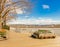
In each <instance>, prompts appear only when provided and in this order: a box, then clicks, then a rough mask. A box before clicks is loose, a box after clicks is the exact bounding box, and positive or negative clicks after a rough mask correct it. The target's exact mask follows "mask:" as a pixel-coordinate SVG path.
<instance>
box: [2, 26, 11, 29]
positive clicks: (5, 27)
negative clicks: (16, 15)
mask: <svg viewBox="0 0 60 47" xmlns="http://www.w3.org/2000/svg"><path fill="white" fill-rule="evenodd" d="M2 29H7V30H10V27H9V26H8V25H3V27H2Z"/></svg>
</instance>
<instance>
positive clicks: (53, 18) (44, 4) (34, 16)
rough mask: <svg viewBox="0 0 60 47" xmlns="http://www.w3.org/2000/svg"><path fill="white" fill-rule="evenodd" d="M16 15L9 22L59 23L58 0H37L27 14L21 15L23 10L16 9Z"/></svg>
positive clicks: (59, 5)
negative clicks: (15, 17) (14, 18)
mask: <svg viewBox="0 0 60 47" xmlns="http://www.w3.org/2000/svg"><path fill="white" fill-rule="evenodd" d="M32 2H33V1H32ZM17 16H18V18H17V19H16V20H13V21H14V22H10V23H12V24H14V23H15V24H39V25H40V24H60V0H37V3H36V4H35V5H34V7H33V8H32V11H31V13H30V14H29V15H23V11H22V10H21V9H17Z"/></svg>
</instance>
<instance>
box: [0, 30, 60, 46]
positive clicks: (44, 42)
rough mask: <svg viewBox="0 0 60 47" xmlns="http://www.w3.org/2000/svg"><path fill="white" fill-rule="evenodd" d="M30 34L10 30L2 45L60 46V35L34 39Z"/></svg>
mask: <svg viewBox="0 0 60 47" xmlns="http://www.w3.org/2000/svg"><path fill="white" fill-rule="evenodd" d="M30 35H31V34H22V33H16V32H12V31H10V32H9V35H8V37H9V38H8V40H3V41H0V47H60V37H56V38H55V39H34V38H31V37H30Z"/></svg>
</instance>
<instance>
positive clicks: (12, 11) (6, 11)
mask: <svg viewBox="0 0 60 47" xmlns="http://www.w3.org/2000/svg"><path fill="white" fill-rule="evenodd" d="M18 8H21V10H22V11H29V10H30V9H31V3H30V2H29V0H0V27H2V26H3V25H6V21H7V19H13V18H15V16H16V14H17V13H16V9H18Z"/></svg>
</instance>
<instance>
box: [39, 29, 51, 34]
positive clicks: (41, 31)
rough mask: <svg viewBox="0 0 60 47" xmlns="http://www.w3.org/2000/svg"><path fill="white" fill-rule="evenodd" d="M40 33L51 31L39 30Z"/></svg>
mask: <svg viewBox="0 0 60 47" xmlns="http://www.w3.org/2000/svg"><path fill="white" fill-rule="evenodd" d="M38 32H39V33H51V32H50V31H49V30H38Z"/></svg>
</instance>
